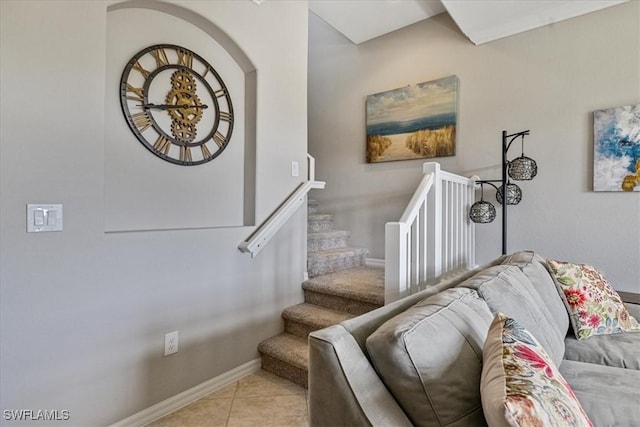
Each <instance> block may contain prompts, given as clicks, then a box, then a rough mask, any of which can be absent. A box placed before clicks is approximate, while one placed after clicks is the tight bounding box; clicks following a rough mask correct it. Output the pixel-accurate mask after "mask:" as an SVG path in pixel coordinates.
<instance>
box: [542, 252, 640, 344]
mask: <svg viewBox="0 0 640 427" xmlns="http://www.w3.org/2000/svg"><path fill="white" fill-rule="evenodd" d="M547 264H548V265H549V268H550V270H551V273H552V276H554V279H555V282H556V286H557V287H558V291H559V293H560V295H561V297H562V300H563V302H564V305H565V307H567V311H568V312H569V317H570V318H571V325H572V326H573V331H574V332H575V334H576V338H578V339H579V340H582V339H585V338H589V337H590V336H593V335H607V334H619V333H622V332H640V325H638V322H637V321H636V319H634V318H633V317H632V316H631V315H630V314H629V312H628V311H627V309H626V307H625V306H624V304H623V303H622V299H620V296H619V295H618V293H617V292H616V291H615V289H613V288H612V287H611V285H610V284H609V282H607V280H606V279H605V278H604V277H603V276H602V274H600V273H599V272H598V271H597V270H596V269H595V268H593V267H591V266H590V265H584V264H571V263H568V262H559V261H553V260H548V261H547Z"/></svg>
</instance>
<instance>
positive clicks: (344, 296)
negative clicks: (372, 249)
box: [258, 200, 384, 388]
mask: <svg viewBox="0 0 640 427" xmlns="http://www.w3.org/2000/svg"><path fill="white" fill-rule="evenodd" d="M317 210H318V204H317V202H315V201H312V200H310V201H309V215H308V222H309V223H308V243H307V245H308V255H307V257H308V259H307V270H308V272H309V277H310V278H309V280H307V281H305V282H304V283H302V289H303V291H304V302H303V303H301V304H297V305H294V306H291V307H287V308H286V309H284V311H283V312H282V318H283V319H284V333H282V334H279V335H276V336H275V337H271V338H268V339H266V340H264V341H262V342H261V343H260V344H259V345H258V351H259V352H260V354H261V355H262V368H263V369H264V370H266V371H269V372H272V373H274V374H276V375H279V376H281V377H284V378H286V379H288V380H290V381H292V382H294V383H296V384H299V385H300V386H302V387H305V388H306V387H307V372H308V366H309V347H308V344H307V335H309V333H310V332H312V331H315V330H318V329H322V328H326V327H327V326H331V325H335V324H337V323H340V322H342V321H344V320H347V319H350V318H352V317H354V316H357V315H359V314H363V313H366V312H368V311H371V310H373V309H375V308H378V307H381V306H382V305H384V270H383V269H382V268H371V267H366V266H365V259H366V256H367V254H368V251H367V250H366V249H362V248H350V247H348V246H347V245H348V240H349V232H348V231H341V230H334V229H333V215H330V214H319V213H317Z"/></svg>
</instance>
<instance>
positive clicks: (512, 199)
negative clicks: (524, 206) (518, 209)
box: [496, 184, 522, 205]
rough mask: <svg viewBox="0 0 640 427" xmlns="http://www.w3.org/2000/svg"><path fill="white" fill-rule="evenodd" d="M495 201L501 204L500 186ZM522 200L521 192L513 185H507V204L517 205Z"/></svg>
mask: <svg viewBox="0 0 640 427" xmlns="http://www.w3.org/2000/svg"><path fill="white" fill-rule="evenodd" d="M496 200H497V201H498V203H500V204H502V185H501V186H500V188H498V191H496ZM520 200H522V190H520V187H518V186H517V185H515V184H507V204H508V205H517V204H518V203H520Z"/></svg>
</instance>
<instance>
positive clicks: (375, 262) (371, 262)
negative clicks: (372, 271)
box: [365, 258, 384, 268]
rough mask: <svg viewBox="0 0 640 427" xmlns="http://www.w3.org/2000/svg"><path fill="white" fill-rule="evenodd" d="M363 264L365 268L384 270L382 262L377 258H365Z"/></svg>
mask: <svg viewBox="0 0 640 427" xmlns="http://www.w3.org/2000/svg"><path fill="white" fill-rule="evenodd" d="M365 264H366V266H367V267H375V268H384V260H383V259H379V258H367V259H366V260H365Z"/></svg>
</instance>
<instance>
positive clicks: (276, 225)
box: [238, 154, 325, 258]
mask: <svg viewBox="0 0 640 427" xmlns="http://www.w3.org/2000/svg"><path fill="white" fill-rule="evenodd" d="M307 171H308V172H307V181H305V182H302V183H301V184H300V185H299V186H298V188H296V190H295V191H294V192H293V193H291V194H290V195H289V197H287V199H286V200H285V201H284V202H282V203H281V204H280V206H278V208H277V209H276V210H275V211H274V212H273V213H272V214H271V215H270V216H269V217H268V218H267V219H266V220H265V221H264V222H263V223H262V224H260V226H259V227H258V228H257V229H256V230H255V231H254V232H253V233H252V234H251V235H250V236H249V237H248V238H247V239H246V240H245V241H243V242H241V243H240V244H239V245H238V249H240V251H242V252H245V253H250V254H251V258H254V257H255V256H256V255H258V253H259V252H260V251H261V250H262V249H263V248H264V247H265V246H266V245H267V243H269V241H270V240H271V239H272V238H273V236H275V235H276V233H277V232H278V230H280V229H281V228H282V226H283V225H284V224H286V223H287V221H289V218H291V216H292V215H293V214H294V213H295V212H296V211H297V210H298V208H299V207H300V206H301V205H302V204H303V203H304V201H305V200H306V197H307V193H308V192H309V191H311V190H313V189H323V188H324V187H325V182H323V181H316V180H315V159H314V158H313V157H311V156H310V155H309V154H307Z"/></svg>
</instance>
